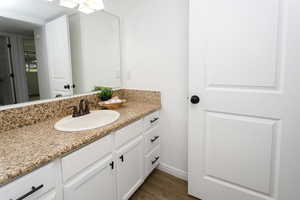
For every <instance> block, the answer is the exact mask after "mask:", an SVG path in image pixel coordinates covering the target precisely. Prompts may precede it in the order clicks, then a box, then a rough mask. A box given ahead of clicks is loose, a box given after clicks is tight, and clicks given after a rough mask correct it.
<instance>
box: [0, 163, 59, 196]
mask: <svg viewBox="0 0 300 200" xmlns="http://www.w3.org/2000/svg"><path fill="white" fill-rule="evenodd" d="M58 174H59V172H58V167H56V164H55V163H50V164H48V165H46V166H44V167H42V168H40V169H37V170H35V171H33V172H31V173H30V174H27V175H25V176H23V177H21V178H19V179H17V180H15V181H14V182H12V183H10V184H8V185H5V186H3V187H1V188H0V197H1V198H0V199H1V200H2V199H3V200H16V199H18V198H21V197H24V199H26V200H35V199H37V198H39V197H40V196H42V195H44V194H45V193H47V192H48V191H50V190H54V189H55V185H56V181H57V177H58ZM25 196H27V197H25Z"/></svg>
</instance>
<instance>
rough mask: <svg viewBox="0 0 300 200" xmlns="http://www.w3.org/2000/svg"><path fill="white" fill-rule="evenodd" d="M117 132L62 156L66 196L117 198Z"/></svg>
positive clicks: (73, 198)
mask: <svg viewBox="0 0 300 200" xmlns="http://www.w3.org/2000/svg"><path fill="white" fill-rule="evenodd" d="M112 151H113V136H112V135H108V136H106V137H104V138H102V139H101V140H98V141H96V142H94V143H92V144H90V145H87V146H86V147H83V148H81V149H79V150H78V151H75V152H73V153H71V154H69V155H67V156H65V157H64V158H62V159H61V161H62V162H61V163H62V179H63V182H64V183H63V196H64V200H83V199H88V200H99V199H110V200H115V191H116V183H115V176H114V170H115V162H114V159H113V154H112Z"/></svg>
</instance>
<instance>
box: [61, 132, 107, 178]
mask: <svg viewBox="0 0 300 200" xmlns="http://www.w3.org/2000/svg"><path fill="white" fill-rule="evenodd" d="M112 151H113V137H112V135H108V136H106V137H104V138H101V139H99V140H98V141H96V142H93V143H91V144H89V145H87V146H86V147H83V148H81V149H79V150H77V151H75V152H73V153H71V154H69V155H67V156H66V157H64V158H62V171H63V181H64V182H66V181H67V180H68V179H69V178H71V177H72V176H74V175H76V174H77V173H79V172H80V171H81V170H83V169H85V168H87V167H88V166H89V165H91V164H93V163H94V162H96V161H98V160H99V159H101V158H103V157H105V156H106V155H108V154H110V153H112Z"/></svg>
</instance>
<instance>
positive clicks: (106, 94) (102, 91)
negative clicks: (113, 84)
mask: <svg viewBox="0 0 300 200" xmlns="http://www.w3.org/2000/svg"><path fill="white" fill-rule="evenodd" d="M95 91H99V92H98V93H97V96H98V97H99V99H100V100H101V101H107V100H109V99H111V98H112V95H113V91H112V89H111V88H104V87H95Z"/></svg>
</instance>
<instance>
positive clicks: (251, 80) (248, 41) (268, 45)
mask: <svg viewBox="0 0 300 200" xmlns="http://www.w3.org/2000/svg"><path fill="white" fill-rule="evenodd" d="M199 5H200V6H201V7H200V10H198V11H199V13H201V14H200V17H206V20H205V21H204V23H203V25H204V26H205V32H204V33H202V34H205V35H207V38H208V39H207V41H206V42H207V43H206V47H205V48H206V50H205V53H206V55H205V61H204V62H205V65H206V72H207V73H206V78H207V84H208V86H210V87H242V88H243V87H247V88H274V87H275V86H276V81H277V69H276V68H277V59H276V55H277V45H278V14H279V13H278V12H279V1H278V0H267V1H261V0H251V1H250V0H241V1H235V0H221V1H220V0H210V1H203V0H200V2H199ZM207 17H208V19H207ZM224 30H225V31H224ZM216 57H218V59H216Z"/></svg>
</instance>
